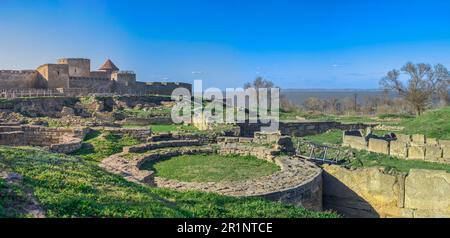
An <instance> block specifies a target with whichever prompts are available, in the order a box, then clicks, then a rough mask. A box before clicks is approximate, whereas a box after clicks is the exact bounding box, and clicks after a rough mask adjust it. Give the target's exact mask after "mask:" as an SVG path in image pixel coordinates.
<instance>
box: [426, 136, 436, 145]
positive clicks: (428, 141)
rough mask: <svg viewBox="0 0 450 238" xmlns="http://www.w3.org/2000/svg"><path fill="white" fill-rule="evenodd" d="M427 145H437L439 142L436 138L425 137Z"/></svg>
mask: <svg viewBox="0 0 450 238" xmlns="http://www.w3.org/2000/svg"><path fill="white" fill-rule="evenodd" d="M426 142H427V145H438V144H439V142H438V140H437V139H436V138H427V139H426Z"/></svg>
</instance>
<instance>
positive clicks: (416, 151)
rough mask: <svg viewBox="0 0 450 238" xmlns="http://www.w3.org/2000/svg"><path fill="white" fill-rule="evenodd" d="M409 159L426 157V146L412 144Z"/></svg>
mask: <svg viewBox="0 0 450 238" xmlns="http://www.w3.org/2000/svg"><path fill="white" fill-rule="evenodd" d="M408 159H417V160H423V159H425V146H411V147H409V149H408Z"/></svg>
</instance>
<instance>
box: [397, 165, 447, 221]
mask: <svg viewBox="0 0 450 238" xmlns="http://www.w3.org/2000/svg"><path fill="white" fill-rule="evenodd" d="M405 207H408V208H411V209H420V210H438V211H441V213H450V174H449V173H446V172H445V171H433V170H420V169H412V170H411V171H410V172H409V175H408V176H407V177H406V181H405Z"/></svg>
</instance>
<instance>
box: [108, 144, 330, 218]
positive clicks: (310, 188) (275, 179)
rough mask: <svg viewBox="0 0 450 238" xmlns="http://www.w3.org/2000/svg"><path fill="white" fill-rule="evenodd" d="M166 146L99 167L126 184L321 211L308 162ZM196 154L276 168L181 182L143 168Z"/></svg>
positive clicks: (318, 181)
mask: <svg viewBox="0 0 450 238" xmlns="http://www.w3.org/2000/svg"><path fill="white" fill-rule="evenodd" d="M169 144H170V145H171V147H169V146H168V143H167V142H158V143H156V144H150V145H146V146H144V147H145V151H146V152H143V153H134V154H133V155H132V156H130V155H128V154H127V153H123V154H117V155H113V156H111V157H109V158H107V159H105V160H103V161H102V165H101V166H102V167H104V168H105V169H107V170H108V171H110V172H113V173H116V174H121V175H122V176H124V177H125V178H126V179H128V180H130V181H134V182H138V183H145V184H149V185H152V186H156V187H162V188H169V189H174V190H182V191H184V190H192V191H203V192H214V193H218V194H222V195H228V196H236V197H258V198H265V199H268V200H272V201H279V202H283V203H288V204H293V205H298V206H303V207H305V208H307V209H312V210H318V211H320V210H322V169H320V168H319V167H318V166H316V165H315V164H313V163H311V162H308V161H306V160H303V159H299V158H295V157H291V156H279V155H275V154H273V153H271V152H270V151H269V150H268V149H267V147H256V146H247V145H240V144H237V145H231V144H228V145H226V146H223V145H218V144H212V145H199V146H186V145H187V144H190V143H187V142H186V141H185V142H179V141H178V142H171V143H169ZM127 151H131V150H127ZM199 154H209V155H221V156H227V155H241V156H254V157H256V158H257V159H259V160H261V161H262V162H266V163H275V164H276V165H278V167H279V168H280V169H279V170H278V171H276V172H273V173H270V174H268V175H263V176H260V177H254V178H248V179H245V180H238V181H223V180H222V181H208V182H189V181H187V182H186V181H185V182H183V181H178V180H175V179H168V178H163V177H158V176H155V171H150V170H146V169H149V168H148V167H146V166H144V165H148V163H154V164H157V163H158V162H161V161H165V160H170V159H171V158H174V157H177V156H191V155H199ZM187 173H188V171H187Z"/></svg>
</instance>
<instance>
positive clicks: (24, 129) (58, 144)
mask: <svg viewBox="0 0 450 238" xmlns="http://www.w3.org/2000/svg"><path fill="white" fill-rule="evenodd" d="M0 128H1V129H0V131H2V132H0V144H1V145H9V146H39V147H44V148H47V149H49V150H50V151H52V152H57V153H70V152H73V151H75V150H77V149H79V148H81V144H82V140H83V138H84V136H85V135H86V134H87V132H88V130H87V129H84V128H49V127H42V126H29V125H23V126H12V127H8V126H1V127H0Z"/></svg>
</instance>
